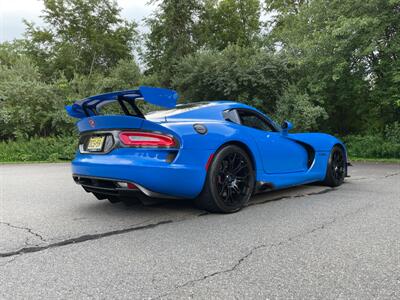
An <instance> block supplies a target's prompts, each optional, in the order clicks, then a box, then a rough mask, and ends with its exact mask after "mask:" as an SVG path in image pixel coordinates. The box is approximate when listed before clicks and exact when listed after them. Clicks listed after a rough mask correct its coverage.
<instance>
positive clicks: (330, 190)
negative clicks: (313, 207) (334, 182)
mask: <svg viewBox="0 0 400 300" xmlns="http://www.w3.org/2000/svg"><path fill="white" fill-rule="evenodd" d="M335 190H336V188H326V189H323V190H321V191H318V192H311V193H304V194H296V195H287V196H280V197H276V198H272V199H266V200H262V201H254V202H250V203H249V204H248V205H247V206H253V205H260V204H264V203H267V202H272V201H279V200H283V199H293V198H303V197H309V196H315V195H322V194H326V193H329V192H333V191H335Z"/></svg>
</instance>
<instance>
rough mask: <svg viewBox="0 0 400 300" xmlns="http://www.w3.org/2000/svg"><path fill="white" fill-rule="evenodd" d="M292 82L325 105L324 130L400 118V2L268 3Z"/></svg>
mask: <svg viewBox="0 0 400 300" xmlns="http://www.w3.org/2000/svg"><path fill="white" fill-rule="evenodd" d="M267 4H268V6H267V7H269V9H274V11H275V12H277V17H276V19H275V27H274V29H273V34H272V36H271V37H272V38H273V40H274V42H275V43H276V45H278V46H279V48H280V49H281V52H282V53H285V55H286V56H287V57H288V60H289V61H290V63H291V64H292V65H293V68H292V72H291V75H292V78H293V79H294V81H295V82H296V84H297V85H298V86H299V88H300V89H301V90H306V91H307V92H308V94H309V95H310V97H311V98H312V99H313V101H322V102H324V107H325V109H326V111H327V113H328V115H329V119H328V120H327V121H326V122H325V129H330V130H332V131H333V132H339V133H341V134H348V133H349V132H360V131H364V130H371V129H373V128H380V129H381V130H383V128H384V125H385V124H386V123H392V122H393V121H395V120H396V119H397V120H398V119H399V118H400V110H399V103H398V102H399V98H400V97H399V95H400V89H399V79H400V76H399V72H400V60H399V49H400V37H399V34H398V33H399V29H400V1H399V0H351V1H350V0H346V1H342V0H332V1H325V0H309V1H289V0H288V1H285V0H276V1H267Z"/></svg>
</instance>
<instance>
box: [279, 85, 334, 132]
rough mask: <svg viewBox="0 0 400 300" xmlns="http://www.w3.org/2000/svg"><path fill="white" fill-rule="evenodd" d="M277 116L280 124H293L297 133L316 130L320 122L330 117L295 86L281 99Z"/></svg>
mask: <svg viewBox="0 0 400 300" xmlns="http://www.w3.org/2000/svg"><path fill="white" fill-rule="evenodd" d="M275 115H276V119H277V120H279V121H280V122H283V121H284V120H290V121H291V122H293V125H294V128H295V130H296V131H309V130H316V129H317V128H318V121H319V120H320V119H326V118H327V117H328V115H327V114H326V111H325V109H324V108H323V107H322V106H320V105H318V104H314V103H313V101H312V100H311V98H310V96H309V95H308V94H307V93H301V92H300V91H299V90H298V89H297V87H296V86H294V85H290V86H289V87H288V88H287V89H286V91H285V93H284V94H283V95H282V97H280V98H279V101H278V103H277V105H276V112H275Z"/></svg>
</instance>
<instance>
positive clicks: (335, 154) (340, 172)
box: [323, 146, 347, 187]
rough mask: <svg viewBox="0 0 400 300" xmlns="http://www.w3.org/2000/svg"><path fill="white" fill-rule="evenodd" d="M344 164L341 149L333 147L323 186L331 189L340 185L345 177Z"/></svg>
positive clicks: (343, 155)
mask: <svg viewBox="0 0 400 300" xmlns="http://www.w3.org/2000/svg"><path fill="white" fill-rule="evenodd" d="M346 163H347V162H346V156H345V153H344V151H343V149H342V148H341V147H339V146H335V147H333V149H332V151H331V153H330V156H329V161H328V166H327V169H326V175H325V179H324V181H323V184H325V185H327V186H331V187H335V186H339V185H341V184H342V183H343V181H344V177H345V176H346Z"/></svg>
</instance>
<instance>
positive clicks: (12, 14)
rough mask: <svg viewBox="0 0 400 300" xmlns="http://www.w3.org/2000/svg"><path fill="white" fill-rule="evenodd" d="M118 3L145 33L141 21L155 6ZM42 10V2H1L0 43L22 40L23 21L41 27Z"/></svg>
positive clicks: (142, 1)
mask: <svg viewBox="0 0 400 300" xmlns="http://www.w3.org/2000/svg"><path fill="white" fill-rule="evenodd" d="M117 2H118V5H119V6H120V7H121V8H122V12H121V15H122V17H123V18H125V19H127V20H135V21H136V22H137V23H139V28H138V29H139V31H142V32H143V31H145V27H144V24H143V22H141V20H142V19H143V18H145V17H148V16H149V15H150V14H151V12H152V11H153V10H154V5H150V4H149V3H148V0H117ZM42 9H43V1H41V0H0V42H4V41H12V40H13V39H15V38H21V37H22V35H23V33H24V31H25V25H24V24H23V22H22V20H23V19H26V20H28V21H33V22H34V23H35V24H37V25H41V24H42V22H41V20H40V15H41V11H42Z"/></svg>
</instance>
